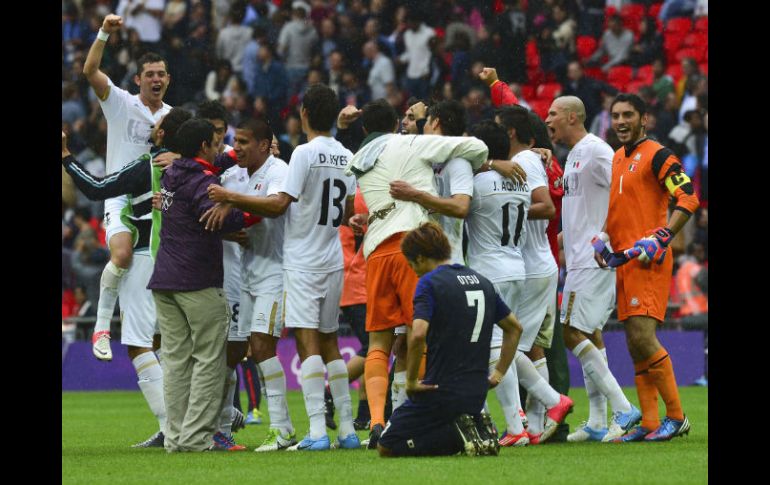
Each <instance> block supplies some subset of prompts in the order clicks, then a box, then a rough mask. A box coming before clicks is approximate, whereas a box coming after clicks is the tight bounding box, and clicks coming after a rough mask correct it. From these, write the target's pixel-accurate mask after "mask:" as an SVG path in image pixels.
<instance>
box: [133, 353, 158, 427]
mask: <svg viewBox="0 0 770 485" xmlns="http://www.w3.org/2000/svg"><path fill="white" fill-rule="evenodd" d="M131 363H132V364H134V369H136V375H137V377H138V378H139V381H138V384H139V389H141V391H142V394H143V395H144V399H145V401H147V404H148V405H149V406H150V411H152V414H154V415H155V417H156V418H157V419H158V425H159V426H160V430H161V431H164V432H165V429H166V405H165V402H164V400H163V370H162V369H161V367H160V363H159V362H158V359H157V358H156V357H155V354H153V353H152V352H144V353H143V354H139V355H138V356H136V357H135V358H134V360H133V361H131Z"/></svg>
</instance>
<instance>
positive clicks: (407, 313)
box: [346, 100, 487, 449]
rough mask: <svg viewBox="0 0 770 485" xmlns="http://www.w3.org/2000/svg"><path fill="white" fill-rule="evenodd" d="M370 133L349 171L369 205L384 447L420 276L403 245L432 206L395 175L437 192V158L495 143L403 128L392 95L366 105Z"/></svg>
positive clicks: (372, 365)
mask: <svg viewBox="0 0 770 485" xmlns="http://www.w3.org/2000/svg"><path fill="white" fill-rule="evenodd" d="M361 117H362V121H363V127H364V130H365V132H366V133H367V137H366V138H365V139H364V141H363V143H362V148H361V149H360V150H359V151H358V152H357V153H356V155H355V157H354V159H353V163H352V164H349V165H348V168H347V170H346V172H347V173H350V174H353V173H355V174H356V177H357V179H358V183H359V187H360V189H361V193H362V194H363V196H364V200H365V202H366V206H367V207H368V209H369V214H370V217H369V221H368V225H369V227H368V230H367V232H366V235H365V236H364V257H365V258H366V293H367V301H366V331H367V332H369V353H368V354H367V356H366V364H365V368H364V376H365V380H366V391H367V398H368V401H369V410H370V414H371V424H370V426H371V431H370V438H369V445H368V446H369V448H370V449H376V447H377V442H378V440H379V436H380V434H381V433H382V430H383V429H384V428H385V417H384V409H385V400H386V393H387V389H388V364H389V361H390V359H389V357H390V352H391V349H392V347H393V341H394V336H395V333H394V332H396V331H397V328H398V327H403V326H404V325H411V322H412V298H413V297H414V290H415V287H416V286H417V276H416V275H415V273H414V272H413V271H412V269H411V268H410V266H409V264H408V262H407V261H406V258H405V257H404V256H403V254H402V253H401V247H400V243H401V239H402V238H403V236H404V234H405V233H406V232H407V231H410V230H412V229H415V228H416V227H419V225H420V224H421V223H423V222H427V220H428V211H427V210H426V209H425V208H424V207H423V206H421V205H420V204H418V203H416V202H410V201H400V200H395V199H394V198H393V197H392V196H391V195H390V187H391V185H390V184H391V182H393V181H394V180H403V181H404V182H407V183H408V184H411V185H412V186H413V187H414V188H415V189H417V190H420V191H424V192H427V193H429V194H430V195H432V196H433V197H435V196H436V190H435V188H434V186H433V163H446V162H447V161H449V160H451V159H453V158H464V159H466V160H468V162H469V163H470V164H471V166H472V167H474V168H476V167H479V166H480V165H481V164H482V163H484V162H485V161H486V159H487V147H486V145H484V144H483V143H482V142H481V141H480V140H477V139H475V138H470V137H457V136H436V135H396V134H395V131H396V129H397V125H398V116H397V114H396V112H395V110H394V109H393V107H392V106H390V105H389V104H388V103H387V101H385V100H377V101H373V102H371V103H368V104H367V105H366V106H364V107H363V109H362V115H361Z"/></svg>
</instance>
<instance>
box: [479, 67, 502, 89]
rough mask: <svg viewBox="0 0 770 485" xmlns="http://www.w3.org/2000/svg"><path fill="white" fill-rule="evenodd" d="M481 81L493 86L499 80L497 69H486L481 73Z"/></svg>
mask: <svg viewBox="0 0 770 485" xmlns="http://www.w3.org/2000/svg"><path fill="white" fill-rule="evenodd" d="M479 79H481V80H482V81H484V82H485V83H487V85H488V86H491V85H492V84H493V83H494V82H495V81H497V79H498V78H497V69H495V68H494V67H485V68H484V69H482V70H481V72H480V73H479Z"/></svg>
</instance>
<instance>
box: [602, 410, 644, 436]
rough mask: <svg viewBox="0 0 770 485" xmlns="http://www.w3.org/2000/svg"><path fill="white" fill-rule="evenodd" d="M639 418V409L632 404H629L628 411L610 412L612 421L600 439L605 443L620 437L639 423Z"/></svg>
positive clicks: (640, 415) (640, 418) (640, 413)
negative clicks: (605, 433) (629, 408)
mask: <svg viewBox="0 0 770 485" xmlns="http://www.w3.org/2000/svg"><path fill="white" fill-rule="evenodd" d="M641 420H642V412H641V411H639V409H638V408H637V407H636V406H634V405H633V404H632V405H631V410H630V411H627V412H625V413H621V412H619V411H618V412H615V413H612V422H611V423H610V428H609V430H608V431H607V435H606V436H605V437H604V438H603V439H602V441H603V442H605V443H607V442H609V441H612V440H614V439H616V438H620V437H621V436H623V435H624V434H626V431H628V430H629V429H631V428H633V427H634V426H636V425H637V424H639V421H641Z"/></svg>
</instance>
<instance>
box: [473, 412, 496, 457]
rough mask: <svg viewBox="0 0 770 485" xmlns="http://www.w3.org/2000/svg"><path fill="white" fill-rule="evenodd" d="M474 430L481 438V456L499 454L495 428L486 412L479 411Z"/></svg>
mask: <svg viewBox="0 0 770 485" xmlns="http://www.w3.org/2000/svg"><path fill="white" fill-rule="evenodd" d="M476 429H477V431H478V433H479V438H481V444H482V450H481V451H482V454H484V455H493V456H497V455H498V454H500V443H499V442H498V441H497V427H496V426H495V423H494V422H493V421H492V416H490V415H489V413H488V412H486V411H481V415H480V417H479V420H478V421H477V424H476Z"/></svg>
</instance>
